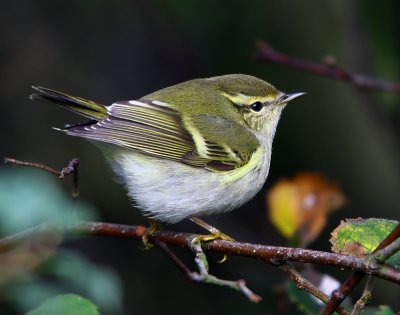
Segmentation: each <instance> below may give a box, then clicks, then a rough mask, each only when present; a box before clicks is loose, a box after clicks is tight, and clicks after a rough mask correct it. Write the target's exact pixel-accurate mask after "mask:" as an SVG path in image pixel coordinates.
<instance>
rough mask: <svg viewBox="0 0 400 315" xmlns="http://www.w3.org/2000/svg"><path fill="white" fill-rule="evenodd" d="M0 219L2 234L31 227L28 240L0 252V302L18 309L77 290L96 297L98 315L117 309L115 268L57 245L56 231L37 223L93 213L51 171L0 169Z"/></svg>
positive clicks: (67, 220)
mask: <svg viewBox="0 0 400 315" xmlns="http://www.w3.org/2000/svg"><path fill="white" fill-rule="evenodd" d="M0 218H1V219H0V233H1V234H2V235H4V236H11V235H13V234H15V233H18V232H22V231H24V230H26V229H28V228H32V227H35V228H36V231H35V233H33V234H32V235H31V237H30V238H29V239H27V240H24V241H21V242H19V243H18V244H17V245H16V246H14V247H13V248H10V249H9V250H7V251H4V250H3V251H2V252H0V289H2V291H3V294H1V296H2V300H3V301H8V302H9V303H10V304H11V305H13V307H14V308H15V309H17V310H19V311H20V312H24V311H26V310H27V309H30V308H32V307H33V306H34V305H37V304H38V303H40V302H41V301H43V300H44V299H47V298H50V297H51V296H53V295H56V294H60V293H63V292H79V293H82V294H84V295H85V296H88V297H90V298H91V299H92V300H93V301H96V304H97V305H99V307H100V308H101V309H102V310H103V313H104V314H115V312H119V311H120V310H121V303H122V301H121V296H122V291H121V283H120V280H119V278H118V276H117V275H116V273H115V272H114V271H112V270H111V269H109V268H105V267H101V266H99V265H96V264H93V263H91V262H90V261H89V260H88V259H87V258H85V257H84V256H83V255H82V254H79V253H78V252H76V251H74V250H57V248H58V246H59V245H60V243H61V241H62V239H63V236H62V235H61V234H60V232H59V231H57V230H49V229H45V228H43V229H41V228H40V224H44V223H46V224H52V225H54V224H55V225H56V226H57V225H61V226H68V225H71V224H75V223H78V222H80V221H81V220H94V219H96V218H97V215H96V211H95V209H94V208H93V207H92V206H91V205H90V204H88V203H87V202H84V201H77V202H73V201H72V197H71V196H68V195H67V194H66V193H65V192H63V191H62V190H61V189H60V185H59V181H57V179H55V178H53V177H52V175H49V174H47V173H45V172H44V171H41V170H33V169H27V168H17V169H11V168H8V169H5V168H1V169H0ZM16 235H18V234H16ZM5 289H6V291H5V292H4V290H5ZM57 301H59V300H57ZM67 304H68V303H67ZM46 305H47V304H46ZM51 305H53V304H51ZM46 307H47V306H46ZM35 312H36V311H35ZM35 312H33V313H32V314H36V313H35ZM37 314H39V313H37ZM40 314H42V313H40Z"/></svg>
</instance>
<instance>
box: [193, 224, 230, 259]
mask: <svg viewBox="0 0 400 315" xmlns="http://www.w3.org/2000/svg"><path fill="white" fill-rule="evenodd" d="M189 219H190V221H192V222H194V223H196V224H197V225H199V226H201V227H202V228H203V229H205V230H207V231H208V232H210V233H211V234H208V235H201V236H197V237H196V238H195V240H194V242H193V244H195V243H201V242H209V241H213V240H224V241H231V242H234V241H235V240H234V239H233V238H232V237H230V236H229V235H226V234H225V233H222V232H221V231H220V230H218V229H217V228H216V227H214V226H212V225H210V224H208V223H207V222H204V221H203V220H202V219H199V218H197V217H191V218H189ZM192 250H193V248H192ZM227 259H228V256H227V255H224V257H223V258H222V259H221V260H220V261H219V263H223V262H224V261H226V260H227Z"/></svg>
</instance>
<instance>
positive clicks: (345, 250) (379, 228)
mask: <svg viewBox="0 0 400 315" xmlns="http://www.w3.org/2000/svg"><path fill="white" fill-rule="evenodd" d="M398 223H399V222H397V221H393V220H385V219H374V218H370V219H361V218H358V219H346V220H345V221H342V222H341V223H340V225H339V226H338V227H337V228H336V229H335V230H334V231H333V232H332V237H331V239H330V242H331V243H332V251H334V252H335V253H339V254H344V255H352V256H356V257H363V256H366V255H368V254H370V253H372V252H373V251H374V250H375V248H377V247H378V245H379V244H380V243H381V242H382V241H383V240H384V239H385V238H386V236H388V235H389V233H390V232H391V231H393V229H394V228H395V227H396V226H397V225H398ZM386 263H388V264H389V265H392V266H393V267H394V268H400V252H399V253H396V254H394V255H393V256H392V257H390V258H389V259H387V260H386Z"/></svg>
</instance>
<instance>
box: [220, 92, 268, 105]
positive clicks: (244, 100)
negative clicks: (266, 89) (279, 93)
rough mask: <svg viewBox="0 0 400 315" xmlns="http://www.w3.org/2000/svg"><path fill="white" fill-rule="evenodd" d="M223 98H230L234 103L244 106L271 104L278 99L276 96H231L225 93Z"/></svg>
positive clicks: (240, 94)
mask: <svg viewBox="0 0 400 315" xmlns="http://www.w3.org/2000/svg"><path fill="white" fill-rule="evenodd" d="M221 94H222V95H223V96H225V97H226V98H228V99H229V100H230V101H231V102H232V103H235V104H243V105H251V104H253V103H255V102H261V103H265V102H271V101H273V100H275V99H276V95H265V96H248V95H244V94H242V93H239V94H235V95H231V94H228V93H225V92H222V93H221Z"/></svg>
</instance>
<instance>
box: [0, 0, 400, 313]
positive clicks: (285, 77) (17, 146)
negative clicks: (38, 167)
mask: <svg viewBox="0 0 400 315" xmlns="http://www.w3.org/2000/svg"><path fill="white" fill-rule="evenodd" d="M399 10H400V3H399V2H398V1H395V0H391V1H390V0H387V1H386V0H385V1H380V2H379V3H377V2H376V1H361V0H359V1H351V2H350V1H345V0H331V1H319V0H314V1H307V2H304V1H301V2H300V1H266V0H264V1H251V2H250V1H239V0H231V1H211V0H202V1H176V0H169V1H162V0H151V1H150V0H135V1H128V0H121V1H63V2H59V1H28V0H25V1H24V0H17V1H7V2H6V1H3V2H2V3H1V4H0V34H1V44H0V45H1V49H0V69H1V71H0V82H1V85H0V91H1V93H0V95H1V97H0V114H1V124H0V156H11V157H15V158H18V159H21V160H28V161H36V162H41V163H44V164H47V165H50V166H53V167H56V168H61V167H63V166H64V165H65V164H66V163H67V162H68V161H69V160H70V159H71V158H72V157H78V158H79V159H80V162H81V166H80V192H81V198H82V199H84V200H87V201H89V202H90V203H92V204H93V205H94V206H95V207H96V208H97V210H98V213H99V214H100V216H101V220H103V221H109V222H117V223H126V224H139V223H141V224H147V222H146V220H145V219H144V218H143V217H142V216H140V214H139V211H138V210H137V209H133V208H132V206H131V205H130V201H129V200H128V198H127V197H126V195H125V192H124V190H123V188H122V187H120V186H119V185H118V184H117V183H115V182H114V181H113V179H112V174H111V172H110V170H109V167H108V166H107V165H106V163H105V161H104V159H103V157H102V155H101V154H100V152H99V151H98V150H97V148H95V147H94V146H93V145H91V144H90V143H88V142H86V141H85V140H82V139H78V138H73V137H68V136H66V135H63V134H60V133H57V132H56V131H54V130H52V129H51V127H53V126H58V127H59V126H62V125H63V124H65V123H70V122H77V121H80V119H81V118H79V117H77V116H75V115H74V114H72V113H69V112H65V111H63V110H60V108H58V107H56V106H50V105H47V104H39V103H32V102H31V101H29V99H28V96H29V94H30V93H31V90H30V86H31V85H42V86H46V87H50V88H53V89H58V90H61V91H65V92H69V93H71V94H72V95H77V96H81V97H84V98H88V99H93V100H94V101H98V102H100V103H103V104H111V103H112V102H114V101H117V100H126V99H135V98H139V97H141V96H142V95H145V94H147V93H150V92H152V91H155V90H157V89H160V88H162V87H165V86H169V85H172V84H175V83H178V82H181V81H185V80H188V79H192V78H197V77H208V76H214V75H221V74H227V73H246V74H252V75H255V76H258V77H260V78H263V79H265V80H267V81H269V82H270V83H272V84H274V85H275V86H277V87H278V88H279V89H281V90H284V91H305V92H307V95H306V96H304V97H302V98H301V99H299V100H297V101H296V102H294V103H293V104H291V105H290V106H288V107H287V109H286V110H285V112H284V114H283V117H282V120H281V122H280V125H279V127H278V131H277V135H276V138H275V141H274V151H273V154H272V165H271V171H270V175H269V178H268V180H267V182H266V184H265V189H264V191H262V192H260V194H259V195H258V196H257V198H255V199H254V200H253V201H251V202H249V203H248V204H247V205H245V206H243V207H242V208H241V209H239V210H237V211H234V212H232V213H229V214H226V215H223V216H220V217H217V218H209V219H208V222H210V223H212V224H214V225H216V226H218V227H219V228H221V230H223V231H224V232H225V233H227V234H228V235H231V236H233V237H234V238H236V239H238V240H241V241H248V242H259V243H267V244H273V245H285V244H286V241H285V239H283V238H282V237H281V236H280V235H279V233H278V232H276V231H275V229H274V228H273V227H272V225H271V224H270V223H269V222H268V219H267V216H266V204H265V197H264V195H265V191H266V190H267V189H268V188H269V187H270V186H271V184H272V183H273V182H274V181H276V180H278V179H279V178H281V177H285V176H291V175H292V174H294V173H295V172H297V171H300V170H312V171H318V172H321V173H323V174H325V175H326V176H328V177H329V178H332V179H334V180H337V181H338V182H339V183H340V184H341V185H342V188H343V190H344V192H345V193H346V195H347V198H348V203H347V206H346V207H345V208H343V209H341V210H340V211H338V212H336V213H335V214H334V215H333V216H331V217H330V220H329V227H328V228H326V229H325V232H324V233H323V234H322V235H321V236H320V237H319V238H318V240H317V241H316V242H314V243H313V244H311V248H315V249H321V250H329V246H330V245H329V242H328V239H329V232H330V231H331V230H332V229H333V228H334V227H335V226H337V225H338V223H339V222H340V220H341V219H344V218H354V217H385V218H391V219H397V220H399V209H400V193H399V187H400V154H399V153H400V152H399V136H400V128H399V126H400V124H399V123H400V104H399V95H396V94H390V93H384V92H366V91H360V90H357V89H356V88H354V87H353V86H351V85H350V84H347V83H343V82H338V81H334V80H330V79H327V78H323V77H317V76H313V75H310V74H307V73H302V72H299V71H296V70H292V69H289V68H285V67H283V66H280V65H275V64H271V63H265V62H260V61H256V60H255V59H254V58H253V55H254V52H255V41H256V40H258V39H263V40H266V41H267V42H268V43H270V44H271V45H272V46H273V47H274V48H275V49H276V50H279V51H282V52H284V53H287V54H289V55H293V56H297V57H301V58H305V59H307V60H314V61H322V59H323V58H324V57H325V56H327V55H330V56H334V57H335V58H336V60H337V61H338V63H339V64H340V65H341V66H343V67H344V68H346V69H348V70H349V71H353V72H359V73H365V74H370V75H373V76H376V77H380V78H383V79H388V80H398V79H399V72H400V58H399V56H400V41H399V39H400V38H399V33H400V20H399V19H398V12H399ZM59 185H62V186H63V189H65V191H66V192H68V191H69V189H70V187H71V185H70V181H69V180H65V181H64V182H62V183H59ZM15 211H18V209H16V210H15ZM168 228H171V229H177V230H184V231H200V230H199V229H198V228H197V227H195V226H194V225H193V224H190V223H188V222H183V223H179V224H177V225H174V226H170V227H168ZM65 246H66V247H72V248H76V249H78V250H79V251H80V252H81V253H83V254H84V255H86V256H87V257H88V259H89V260H90V261H92V262H93V263H95V264H99V265H105V266H109V267H110V268H112V269H114V270H115V271H116V272H117V274H118V275H119V277H120V278H121V280H122V288H123V307H122V310H121V314H134V313H144V314H172V313H175V314H187V313H190V314H229V313H235V314H244V313H246V314H267V313H268V312H269V313H271V314H272V313H274V309H275V308H274V303H275V301H274V300H275V298H274V296H273V294H272V292H273V287H274V285H276V284H278V283H279V282H280V281H282V279H284V276H283V275H281V274H280V273H279V272H277V270H276V269H275V268H274V267H271V266H269V265H267V264H264V263H261V262H257V261H253V260H249V259H244V258H236V257H231V258H229V260H228V261H227V262H226V263H224V264H217V263H216V261H217V260H219V259H220V258H221V257H219V256H217V255H210V256H209V258H210V262H211V271H212V273H214V274H216V275H218V276H220V277H222V278H228V279H238V278H244V279H246V281H247V283H248V285H249V286H250V287H251V288H252V289H254V291H255V292H257V293H258V294H260V295H262V296H263V297H264V300H263V302H261V303H259V304H257V305H253V304H251V303H249V302H248V301H247V300H246V299H245V298H244V297H242V296H240V294H238V293H237V292H234V291H232V290H229V289H224V288H220V287H215V286H210V285H197V284H191V283H188V282H187V281H186V280H185V278H184V277H183V276H182V275H181V274H180V272H179V271H178V270H177V268H176V267H175V266H173V265H172V263H171V262H170V261H169V260H168V259H167V258H166V257H165V256H164V255H163V254H162V253H161V252H160V251H159V250H157V249H153V250H149V251H142V250H141V249H140V248H141V244H140V243H138V242H136V241H126V240H118V239H107V238H94V237H93V238H88V239H83V240H79V241H78V240H75V241H70V242H69V243H67V244H66V245H65ZM175 250H176V252H177V253H178V255H180V256H181V257H182V258H183V259H184V260H185V261H186V262H187V263H188V264H189V265H191V266H193V265H192V262H191V255H190V254H189V253H187V251H183V250H180V249H175ZM317 269H318V270H322V271H324V272H328V273H330V274H331V275H333V276H335V277H337V278H338V279H340V280H343V279H345V278H346V277H347V276H348V275H349V274H350V273H349V272H348V271H339V270H337V268H332V267H317ZM3 293H4V292H3ZM399 294H400V290H399V287H397V286H395V285H392V284H390V283H387V282H384V281H379V280H378V282H377V285H376V290H375V294H374V304H377V305H379V304H383V303H385V304H389V305H391V306H392V307H393V309H394V310H396V309H397V310H398V309H399V308H400V301H399V299H398V296H399ZM354 298H357V296H355V297H354ZM2 305H5V306H4V307H6V305H7V302H6V300H5V301H4V302H3V304H2ZM7 309H8V308H7ZM8 313H10V314H13V311H12V308H9V310H7V311H6V308H4V312H1V314H8ZM293 313H295V310H293Z"/></svg>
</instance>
